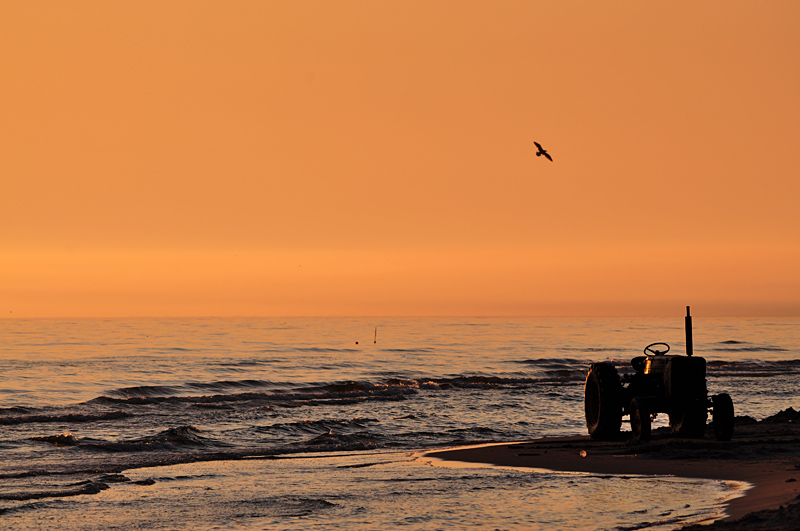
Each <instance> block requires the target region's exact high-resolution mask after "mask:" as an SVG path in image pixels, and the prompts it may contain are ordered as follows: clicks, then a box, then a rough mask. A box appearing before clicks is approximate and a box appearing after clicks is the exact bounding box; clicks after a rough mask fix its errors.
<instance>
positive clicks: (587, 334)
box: [0, 311, 800, 531]
mask: <svg viewBox="0 0 800 531" xmlns="http://www.w3.org/2000/svg"><path fill="white" fill-rule="evenodd" d="M657 341H660V342H666V343H668V344H669V345H670V346H671V349H672V351H671V353H679V354H682V353H684V351H685V336H684V320H683V316H682V314H681V315H678V316H676V318H464V317H457V318H283V319H279V318H269V319H267V318H238V319H234V318H205V319H197V318H193V319H155V318H153V319H32V320H27V319H8V320H3V321H0V529H15V530H28V529H31V530H32V529H53V530H56V529H57V530H59V531H63V530H64V529H87V530H94V529H98V530H99V529H103V530H106V529H125V530H129V529H157V530H160V529H164V530H167V529H169V530H172V529H209V530H210V529H214V530H216V529H246V530H250V529H253V530H255V529H292V530H295V529H300V530H303V529H347V530H351V531H352V530H374V529H387V528H398V529H408V530H416V529H425V530H434V529H447V530H452V529H502V530H512V529H526V530H531V529H534V530H535V529H547V530H549V529H559V530H567V529H581V530H592V529H598V530H599V529H604V530H605V529H621V530H634V529H658V530H665V529H677V528H679V527H680V526H682V525H685V524H687V523H691V522H701V521H710V520H713V519H715V518H719V517H721V516H723V514H724V513H723V509H724V503H725V502H726V501H727V500H729V499H731V498H733V497H736V496H741V495H742V494H743V493H744V492H746V488H747V485H746V484H742V483H737V482H725V481H714V480H703V479H686V478H680V477H672V476H630V475H628V476H614V475H597V474H575V473H560V472H557V471H549V470H530V469H514V468H503V467H496V466H491V465H469V464H465V463H457V462H445V461H441V460H437V459H433V458H431V457H428V456H426V452H429V451H431V450H437V449H444V448H453V447H461V446H469V445H479V444H490V443H503V442H512V441H525V440H529V439H533V438H538V437H553V436H567V435H582V434H586V425H585V420H584V411H583V407H584V406H583V386H584V381H585V378H586V373H587V371H588V368H589V366H590V364H591V363H592V362H594V361H612V362H613V363H614V364H615V365H616V366H617V367H618V369H619V371H620V372H625V371H629V370H631V369H630V368H629V367H630V359H631V358H632V357H634V356H638V355H640V354H641V353H642V349H643V348H644V347H645V346H646V345H648V344H650V343H653V342H657ZM694 352H695V355H697V356H703V357H705V358H706V360H707V361H708V374H707V377H708V388H709V392H710V393H711V394H716V393H721V392H726V393H729V394H730V395H731V396H732V398H733V402H734V406H735V409H736V415H747V416H751V417H753V418H755V419H759V420H760V419H762V418H765V417H767V416H770V415H773V414H775V413H777V412H778V411H781V410H784V409H786V408H788V407H795V408H798V406H800V398H798V395H797V389H798V387H800V319H796V318H758V319H757V318H752V319H746V318H703V317H702V315H701V312H697V311H696V316H695V317H694ZM666 423H667V421H666V419H662V418H660V417H659V418H658V419H656V423H655V426H659V425H666ZM734 437H735V434H734Z"/></svg>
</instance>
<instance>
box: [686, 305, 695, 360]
mask: <svg viewBox="0 0 800 531" xmlns="http://www.w3.org/2000/svg"><path fill="white" fill-rule="evenodd" d="M692 354H694V345H692V316H691V314H690V313H689V307H688V306H687V307H686V355H687V356H691V355H692Z"/></svg>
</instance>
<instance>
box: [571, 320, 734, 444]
mask: <svg viewBox="0 0 800 531" xmlns="http://www.w3.org/2000/svg"><path fill="white" fill-rule="evenodd" d="M669 350H670V347H669V345H668V344H666V343H652V344H650V345H647V346H646V347H645V348H644V356H637V357H635V358H633V359H632V360H631V365H632V366H633V369H634V372H633V373H632V374H623V375H622V376H620V375H619V374H618V373H617V369H616V368H615V367H614V366H613V365H612V364H611V363H608V362H600V363H593V364H592V365H591V368H590V369H589V374H588V375H587V376H586V385H585V387H584V409H585V412H586V427H587V428H588V430H589V435H590V436H591V437H592V438H593V439H607V440H614V439H617V438H619V436H620V428H621V426H622V417H623V416H624V415H629V416H630V422H631V431H632V432H633V435H634V437H636V438H637V439H639V440H641V441H649V440H650V432H651V421H652V419H653V418H655V416H656V415H657V414H658V413H666V414H667V415H669V425H670V427H671V428H672V432H673V433H674V434H676V435H678V436H681V437H691V438H700V437H702V436H703V434H704V433H705V429H706V420H707V419H708V411H709V410H711V412H712V413H711V414H712V423H713V427H714V435H715V437H716V438H717V440H720V441H729V440H730V439H731V437H732V436H733V422H734V420H733V419H734V413H733V401H732V400H731V397H730V396H729V395H728V394H726V393H721V394H718V395H714V396H711V397H709V396H708V389H707V388H706V360H705V358H701V357H695V356H692V354H693V347H692V317H691V315H690V313H689V307H688V306H687V307H686V356H677V355H668V354H667V353H668V352H669Z"/></svg>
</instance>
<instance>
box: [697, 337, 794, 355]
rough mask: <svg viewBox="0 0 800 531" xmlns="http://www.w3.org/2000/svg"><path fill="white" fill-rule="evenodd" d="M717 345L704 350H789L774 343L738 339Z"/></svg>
mask: <svg viewBox="0 0 800 531" xmlns="http://www.w3.org/2000/svg"><path fill="white" fill-rule="evenodd" d="M716 345H722V346H716V347H709V348H707V349H704V350H708V351H711V352H787V349H785V348H782V347H776V346H773V345H754V344H752V343H748V342H747V341H736V340H734V339H729V340H727V341H720V342H718V343H716Z"/></svg>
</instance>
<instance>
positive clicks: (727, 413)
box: [711, 393, 733, 441]
mask: <svg viewBox="0 0 800 531" xmlns="http://www.w3.org/2000/svg"><path fill="white" fill-rule="evenodd" d="M713 405H714V409H713V411H712V412H711V419H712V423H713V424H714V436H715V437H716V438H717V440H718V441H730V440H731V437H733V400H731V397H730V395H728V394H727V393H722V394H719V395H716V396H714V398H713Z"/></svg>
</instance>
